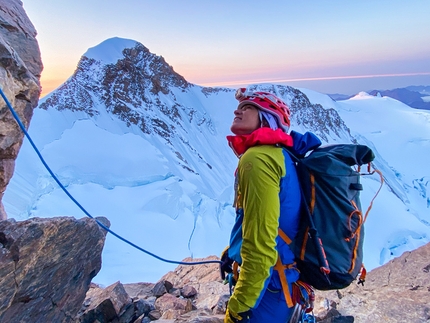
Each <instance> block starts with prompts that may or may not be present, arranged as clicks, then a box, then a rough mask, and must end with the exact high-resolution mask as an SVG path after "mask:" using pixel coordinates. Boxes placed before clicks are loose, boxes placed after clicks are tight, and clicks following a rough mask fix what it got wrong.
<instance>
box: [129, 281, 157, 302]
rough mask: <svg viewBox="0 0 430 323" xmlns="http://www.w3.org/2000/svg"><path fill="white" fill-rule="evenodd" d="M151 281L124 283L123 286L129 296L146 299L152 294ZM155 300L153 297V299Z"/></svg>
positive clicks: (152, 285)
mask: <svg viewBox="0 0 430 323" xmlns="http://www.w3.org/2000/svg"><path fill="white" fill-rule="evenodd" d="M154 286H155V285H154V284H153V283H134V284H124V288H125V290H126V291H127V294H128V295H130V297H131V298H133V299H136V298H143V299H147V298H149V297H152V296H154V293H153V292H152V291H153V289H154ZM154 302H155V299H154Z"/></svg>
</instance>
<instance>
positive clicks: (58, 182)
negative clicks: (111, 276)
mask: <svg viewBox="0 0 430 323" xmlns="http://www.w3.org/2000/svg"><path fill="white" fill-rule="evenodd" d="M0 94H1V96H2V97H3V99H4V101H5V102H6V105H7V106H8V108H9V110H10V112H11V113H12V115H13V117H14V118H15V120H16V122H17V123H18V125H19V127H20V128H21V130H22V132H23V133H24V135H25V136H26V137H27V139H28V141H29V142H30V144H31V146H32V147H33V149H34V151H35V152H36V154H37V155H38V156H39V159H40V160H41V162H42V164H43V166H45V168H46V169H47V170H48V172H49V174H51V176H52V178H53V179H54V180H55V181H56V182H57V184H58V185H59V186H60V188H61V189H62V190H63V191H64V193H66V195H67V196H68V197H69V198H70V199H71V200H72V201H73V202H74V203H75V204H76V205H77V206H78V207H79V208H80V209H81V210H82V212H84V213H85V215H86V216H88V217H89V218H91V219H94V220H95V221H96V222H97V224H98V225H99V226H100V227H102V228H103V229H104V230H106V231H107V232H109V233H110V234H112V235H113V236H115V237H117V238H118V239H120V240H122V241H124V242H125V243H127V244H129V245H130V246H132V247H134V248H136V249H138V250H140V251H142V252H144V253H146V254H148V255H150V256H152V257H154V258H156V259H158V260H161V261H164V262H167V263H171V264H178V265H202V264H221V263H222V262H221V261H219V260H206V261H196V262H183V261H175V260H168V259H164V258H162V257H159V256H157V255H156V254H154V253H152V252H149V251H148V250H145V249H143V248H141V247H139V246H138V245H136V244H134V243H133V242H131V241H129V240H127V239H125V238H123V237H121V236H120V235H119V234H117V233H115V232H114V231H112V230H110V229H109V228H108V227H107V226H105V225H104V224H103V223H101V222H100V221H99V220H97V219H95V218H94V217H93V216H92V215H91V214H90V213H88V212H87V210H85V208H84V207H83V206H82V205H81V204H80V203H79V202H78V201H77V200H76V199H75V198H74V197H73V196H72V195H71V194H70V193H69V191H68V190H67V189H66V188H65V187H64V185H63V184H62V183H61V182H60V180H59V179H58V178H57V176H56V175H55V174H54V172H53V171H52V170H51V168H50V167H49V166H48V164H47V163H46V162H45V159H44V158H43V156H42V154H41V153H40V151H39V149H37V147H36V145H35V144H34V142H33V140H32V139H31V137H30V135H29V134H28V132H27V130H26V129H25V126H24V124H23V123H22V122H21V119H20V118H19V116H18V114H17V113H16V112H15V110H14V109H13V107H12V105H11V104H10V102H9V100H8V99H7V97H6V95H5V94H4V93H3V90H2V89H1V88H0Z"/></svg>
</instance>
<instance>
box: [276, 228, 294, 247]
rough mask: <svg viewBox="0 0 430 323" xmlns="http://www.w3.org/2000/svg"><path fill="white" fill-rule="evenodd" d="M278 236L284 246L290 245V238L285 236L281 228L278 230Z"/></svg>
mask: <svg viewBox="0 0 430 323" xmlns="http://www.w3.org/2000/svg"><path fill="white" fill-rule="evenodd" d="M278 234H279V236H280V237H281V239H282V240H284V241H285V243H286V244H288V245H290V244H291V242H292V241H291V239H290V237H289V236H287V234H286V233H285V232H284V231H282V229H281V228H279V229H278Z"/></svg>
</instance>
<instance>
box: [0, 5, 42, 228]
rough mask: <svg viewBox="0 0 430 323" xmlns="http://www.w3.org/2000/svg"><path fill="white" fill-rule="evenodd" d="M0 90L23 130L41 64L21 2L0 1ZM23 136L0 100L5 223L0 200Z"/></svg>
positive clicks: (0, 175)
mask: <svg viewBox="0 0 430 323" xmlns="http://www.w3.org/2000/svg"><path fill="white" fill-rule="evenodd" d="M0 8H1V10H0V87H1V88H2V90H3V92H4V94H5V96H6V97H7V98H8V100H9V101H10V103H11V105H12V106H13V108H14V109H15V111H16V113H17V114H18V116H19V117H20V119H21V121H22V123H23V124H24V126H25V127H26V128H28V125H29V123H30V119H31V117H32V115H33V109H34V108H35V107H36V106H37V103H38V101H39V95H40V91H41V89H40V82H39V80H40V74H41V72H42V69H43V66H42V60H41V57H40V51H39V46H38V44H37V41H36V34H37V32H36V30H35V28H34V26H33V25H32V23H31V22H30V20H29V19H28V17H27V14H26V13H25V11H24V8H23V6H22V2H21V1H20V0H0ZM23 137H24V134H23V132H22V131H21V129H20V128H19V126H18V124H17V123H16V122H15V120H14V118H13V116H12V114H11V112H10V111H9V109H8V107H7V106H6V103H5V102H4V100H3V98H0V220H3V219H6V218H7V215H6V213H5V211H4V208H3V204H2V203H1V199H2V197H3V194H4V192H5V190H6V186H7V184H8V183H9V181H10V179H11V177H12V175H13V170H14V165H15V159H16V157H17V155H18V151H19V149H20V147H21V144H22V140H23Z"/></svg>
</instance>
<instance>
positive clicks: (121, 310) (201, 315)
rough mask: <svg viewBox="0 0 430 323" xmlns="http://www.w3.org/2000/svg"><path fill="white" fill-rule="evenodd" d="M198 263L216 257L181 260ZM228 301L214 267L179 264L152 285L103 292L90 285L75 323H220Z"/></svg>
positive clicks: (116, 286) (115, 287)
mask: <svg viewBox="0 0 430 323" xmlns="http://www.w3.org/2000/svg"><path fill="white" fill-rule="evenodd" d="M201 260H218V258H217V257H215V256H211V257H208V258H206V259H190V258H186V259H184V260H183V261H184V262H191V261H193V262H195V261H201ZM228 298H229V289H228V285H225V284H223V283H222V281H221V279H220V275H219V265H218V264H204V265H192V266H190V265H180V266H178V267H177V268H176V269H175V270H174V271H172V272H169V273H167V274H166V275H164V276H163V277H162V278H161V279H160V280H159V281H158V282H157V283H155V284H154V283H136V284H124V285H122V284H121V283H120V282H116V283H114V284H112V285H111V286H108V287H106V288H104V289H103V288H101V287H100V286H97V285H93V286H92V288H91V289H90V290H89V291H88V293H87V297H86V299H85V302H84V304H83V306H82V310H81V311H80V313H79V314H78V316H77V320H76V323H93V322H97V321H98V322H100V323H108V322H124V323H145V322H150V321H157V322H160V323H161V322H172V323H173V322H176V323H179V322H194V323H199V322H206V323H222V322H223V319H224V313H225V309H226V304H227V301H228ZM96 320H97V321H96Z"/></svg>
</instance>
